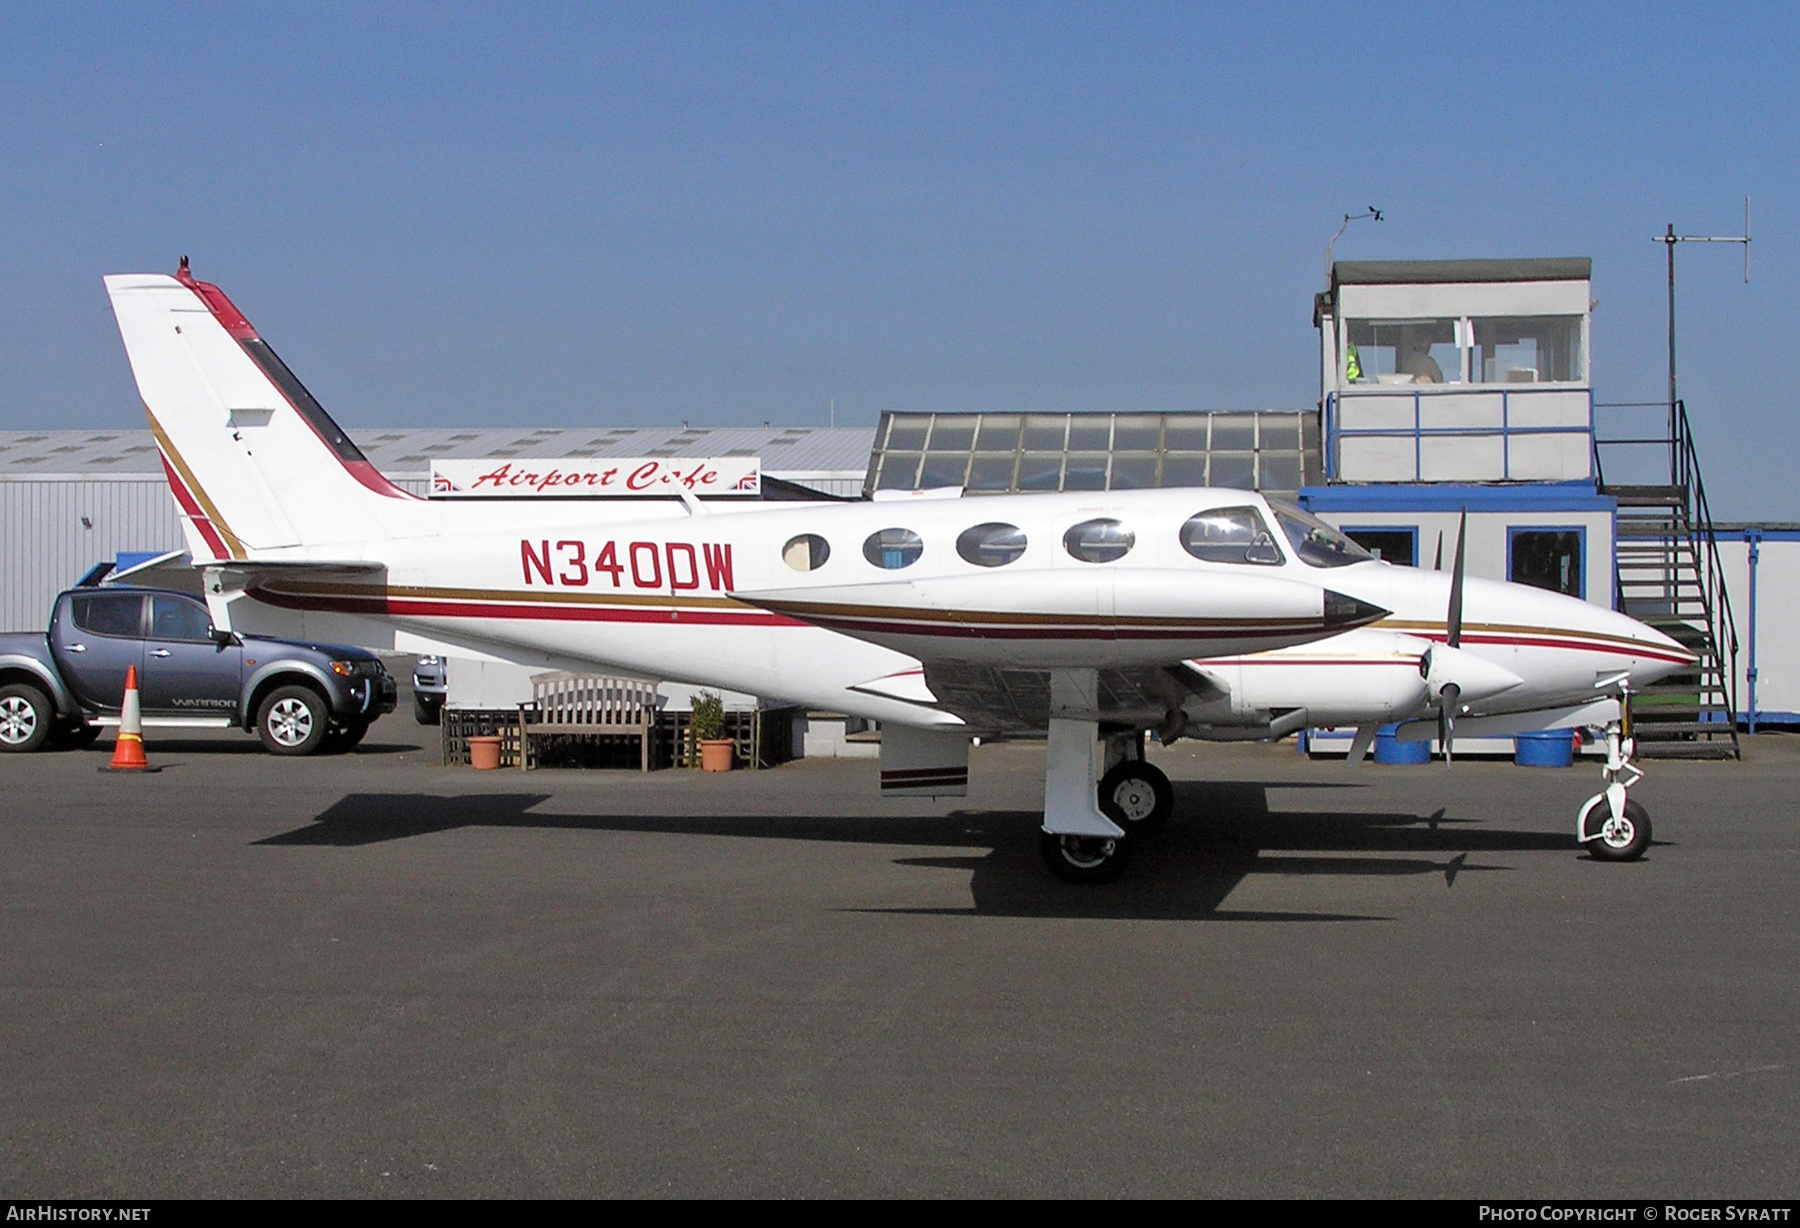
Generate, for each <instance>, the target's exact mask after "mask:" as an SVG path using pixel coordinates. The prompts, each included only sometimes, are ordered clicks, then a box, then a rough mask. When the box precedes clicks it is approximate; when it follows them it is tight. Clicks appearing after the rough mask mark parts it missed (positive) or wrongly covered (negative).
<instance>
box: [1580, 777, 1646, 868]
mask: <svg viewBox="0 0 1800 1228" xmlns="http://www.w3.org/2000/svg"><path fill="white" fill-rule="evenodd" d="M1581 830H1582V831H1584V832H1589V833H1592V838H1591V839H1588V840H1584V841H1582V847H1583V848H1585V849H1587V851H1588V853H1589V855H1591V856H1592V857H1593V859H1594V860H1595V861H1636V860H1637V859H1638V858H1640V857H1642V856H1643V855H1644V850H1645V849H1647V848H1649V847H1650V816H1649V814H1648V813H1646V812H1645V810H1644V808H1643V807H1642V806H1640V805H1638V804H1637V803H1636V802H1634V801H1629V800H1627V801H1626V803H1625V805H1624V807H1623V809H1622V810H1621V811H1620V813H1619V814H1617V815H1614V814H1613V813H1612V807H1611V806H1609V805H1607V803H1606V794H1604V793H1602V794H1600V795H1599V796H1597V797H1590V798H1589V799H1588V801H1587V805H1585V806H1583V807H1582V808H1581Z"/></svg>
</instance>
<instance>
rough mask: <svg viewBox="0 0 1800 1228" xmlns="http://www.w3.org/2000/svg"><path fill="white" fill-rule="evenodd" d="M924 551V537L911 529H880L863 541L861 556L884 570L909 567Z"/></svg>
mask: <svg viewBox="0 0 1800 1228" xmlns="http://www.w3.org/2000/svg"><path fill="white" fill-rule="evenodd" d="M924 553H925V541H924V539H923V538H921V537H920V536H919V535H918V534H917V533H914V532H913V531H912V530H911V529H880V530H877V531H876V532H874V533H871V534H869V538H868V540H867V541H865V542H863V557H864V558H865V559H868V560H869V562H871V563H873V564H875V566H877V567H880V568H882V569H883V570H884V571H899V570H900V569H901V568H902V567H911V566H912V565H913V564H914V563H916V562H918V561H919V556H920V555H921V554H924Z"/></svg>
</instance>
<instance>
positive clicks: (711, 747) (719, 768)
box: [700, 738, 737, 772]
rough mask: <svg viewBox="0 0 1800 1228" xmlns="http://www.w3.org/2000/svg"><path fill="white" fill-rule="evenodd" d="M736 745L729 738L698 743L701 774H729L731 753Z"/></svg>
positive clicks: (708, 739) (710, 739) (709, 739)
mask: <svg viewBox="0 0 1800 1228" xmlns="http://www.w3.org/2000/svg"><path fill="white" fill-rule="evenodd" d="M736 749H737V743H735V742H733V741H732V740H731V739H730V738H707V739H705V740H703V741H702V742H701V743H700V770H701V771H703V772H729V771H730V770H731V758H732V752H733V751H735V750H736Z"/></svg>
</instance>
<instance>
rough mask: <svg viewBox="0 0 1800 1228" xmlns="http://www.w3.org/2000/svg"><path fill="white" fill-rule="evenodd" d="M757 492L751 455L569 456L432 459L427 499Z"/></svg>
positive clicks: (758, 463) (757, 472) (758, 475)
mask: <svg viewBox="0 0 1800 1228" xmlns="http://www.w3.org/2000/svg"><path fill="white" fill-rule="evenodd" d="M683 491H686V492H688V493H690V494H694V495H739V496H749V497H751V498H755V497H756V496H757V495H760V494H761V493H762V460H761V458H760V457H755V456H711V457H697V456H630V457H626V456H608V457H595V458H591V459H589V458H577V459H572V460H500V459H497V458H493V457H490V458H488V459H485V460H434V461H432V462H431V497H432V498H433V499H606V498H613V497H627V498H631V497H635V498H644V497H645V496H650V495H679V494H681V493H682V492H683Z"/></svg>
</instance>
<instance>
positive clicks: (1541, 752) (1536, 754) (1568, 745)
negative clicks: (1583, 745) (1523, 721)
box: [1513, 729, 1575, 768]
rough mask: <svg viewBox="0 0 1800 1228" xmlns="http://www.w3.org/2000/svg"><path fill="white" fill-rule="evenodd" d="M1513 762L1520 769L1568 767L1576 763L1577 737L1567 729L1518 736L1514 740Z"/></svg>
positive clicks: (1547, 730)
mask: <svg viewBox="0 0 1800 1228" xmlns="http://www.w3.org/2000/svg"><path fill="white" fill-rule="evenodd" d="M1513 762H1514V763H1516V764H1518V765H1519V766H1520V767H1549V768H1557V767H1568V766H1569V765H1570V764H1571V763H1573V762H1575V735H1574V734H1573V733H1572V732H1571V731H1569V730H1567V729H1546V730H1545V731H1544V732H1542V733H1521V734H1518V735H1516V736H1515V737H1514V738H1513Z"/></svg>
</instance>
